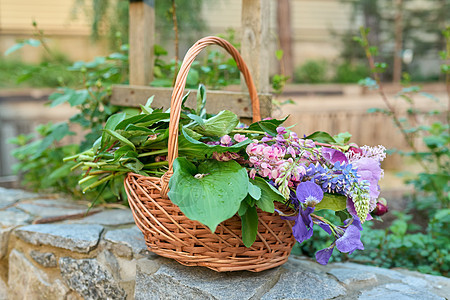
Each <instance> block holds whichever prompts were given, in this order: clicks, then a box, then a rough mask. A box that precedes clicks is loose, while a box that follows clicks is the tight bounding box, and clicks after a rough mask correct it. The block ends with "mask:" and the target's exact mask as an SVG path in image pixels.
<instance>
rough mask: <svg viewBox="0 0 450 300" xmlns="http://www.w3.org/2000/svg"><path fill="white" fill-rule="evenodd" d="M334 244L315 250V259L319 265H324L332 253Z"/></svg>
mask: <svg viewBox="0 0 450 300" xmlns="http://www.w3.org/2000/svg"><path fill="white" fill-rule="evenodd" d="M333 250H334V245H332V246H330V247H328V248H325V249H322V250H319V251H317V252H316V260H317V262H318V263H319V264H321V265H326V264H327V263H328V261H329V260H330V257H331V254H332V253H333Z"/></svg>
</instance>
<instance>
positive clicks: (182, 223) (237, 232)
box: [125, 37, 295, 272]
mask: <svg viewBox="0 0 450 300" xmlns="http://www.w3.org/2000/svg"><path fill="white" fill-rule="evenodd" d="M213 44H216V45H219V46H221V47H223V48H224V49H225V50H227V51H228V52H229V53H230V54H231V56H232V57H233V58H234V60H235V61H236V63H237V66H238V68H239V70H240V71H241V73H242V74H243V77H244V79H245V81H246V84H247V87H248V90H249V94H250V98H251V101H252V109H253V121H254V122H256V121H259V120H260V119H261V118H260V111H259V100H258V96H257V92H256V88H255V86H254V84H253V81H252V78H251V75H250V73H249V71H248V68H247V66H246V65H245V63H244V61H243V60H242V57H241V56H240V54H239V52H238V51H237V50H236V49H235V48H234V47H233V46H232V45H231V44H230V43H228V42H227V41H226V40H224V39H221V38H218V37H206V38H203V39H201V40H199V41H198V42H197V43H195V44H194V45H193V46H192V47H191V48H190V49H189V50H188V52H187V54H186V56H185V58H184V60H183V63H182V65H181V67H180V71H179V73H178V76H177V79H176V82H175V86H174V90H173V93H172V99H171V116H170V124H169V143H168V161H169V170H168V172H167V173H166V174H164V175H163V176H162V177H161V178H158V177H148V176H142V175H138V174H134V173H129V174H128V176H127V177H126V179H125V190H126V192H127V195H128V202H129V204H130V207H131V211H132V213H133V216H134V219H135V222H136V225H137V226H138V227H139V229H140V230H141V231H142V232H143V234H144V237H145V242H146V244H147V246H148V248H149V250H150V251H152V252H154V253H156V254H158V255H161V256H164V257H168V258H172V259H175V260H176V261H178V262H179V263H181V264H183V265H187V266H204V267H207V268H210V269H212V270H215V271H219V272H224V271H241V270H248V271H253V272H259V271H263V270H266V269H270V268H274V267H276V266H279V265H281V264H283V263H285V262H286V261H287V259H288V256H289V254H290V252H291V250H292V247H293V245H294V243H295V239H294V237H293V235H292V226H291V223H290V221H287V220H282V219H281V218H280V216H279V215H277V214H270V213H267V212H263V211H261V210H259V209H258V233H257V238H256V241H255V243H254V244H253V245H252V246H251V247H250V248H247V247H245V246H244V244H243V242H242V238H241V220H240V218H239V217H238V216H237V215H235V216H233V217H232V218H230V219H228V220H226V221H224V222H222V223H221V224H219V225H218V226H217V229H216V231H215V232H214V233H212V232H211V231H210V230H209V229H208V228H207V227H206V226H204V225H202V224H201V223H199V222H197V221H192V220H190V219H189V218H187V217H186V216H185V215H184V214H183V213H182V212H181V210H180V209H179V207H178V206H176V205H175V204H173V203H172V202H171V201H170V199H168V197H167V193H168V183H169V179H170V176H171V175H172V174H173V169H172V165H173V161H174V160H175V159H176V157H177V156H178V125H179V118H180V113H181V101H182V96H183V92H184V87H185V84H186V78H187V74H188V73H189V69H190V66H191V65H192V63H193V61H194V59H195V57H196V56H197V55H198V54H199V52H200V51H201V50H202V49H204V48H205V47H207V46H208V45H213Z"/></svg>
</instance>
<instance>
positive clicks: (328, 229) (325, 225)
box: [318, 222, 333, 235]
mask: <svg viewBox="0 0 450 300" xmlns="http://www.w3.org/2000/svg"><path fill="white" fill-rule="evenodd" d="M318 225H319V227H320V228H322V229H323V230H324V231H325V232H326V233H328V234H329V235H331V234H332V233H333V232H332V231H331V228H330V225H328V224H325V223H322V222H320V223H319V224H318Z"/></svg>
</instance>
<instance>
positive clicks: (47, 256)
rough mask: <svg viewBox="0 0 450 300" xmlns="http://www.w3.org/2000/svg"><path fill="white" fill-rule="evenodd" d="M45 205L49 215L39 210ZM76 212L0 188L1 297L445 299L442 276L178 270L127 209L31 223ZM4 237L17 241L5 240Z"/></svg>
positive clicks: (306, 263)
mask: <svg viewBox="0 0 450 300" xmlns="http://www.w3.org/2000/svg"><path fill="white" fill-rule="evenodd" d="M48 205H52V207H53V208H52V209H51V210H49V211H43V210H46V209H47V207H48ZM83 205H84V204H83ZM83 205H82V204H77V203H76V202H68V200H66V199H57V200H55V199H46V198H45V196H42V195H41V196H39V195H36V194H30V193H26V192H23V191H20V190H5V189H2V188H0V264H3V263H8V265H9V268H8V269H7V268H6V265H5V266H2V265H0V300H4V299H8V297H9V298H11V299H25V298H28V299H36V298H39V297H40V298H45V299H71V300H76V299H176V298H180V299H199V298H200V299H230V300H232V299H239V300H240V299H305V298H307V299H361V300H366V299H377V300H379V299H394V300H397V299H417V298H423V299H424V300H428V299H432V300H434V299H445V298H446V297H448V291H449V290H450V279H449V278H445V277H439V276H432V275H425V274H420V273H417V272H411V271H407V270H402V269H395V270H388V269H382V268H377V267H372V266H364V265H358V264H354V263H334V264H329V265H328V266H322V265H319V264H317V263H315V262H313V261H311V260H309V259H307V258H304V257H296V256H291V257H290V258H289V261H288V262H287V263H286V264H284V265H283V266H281V267H278V268H275V269H272V270H267V271H264V272H261V273H251V272H245V271H242V272H228V273H217V272H214V271H211V270H209V269H206V268H201V267H186V266H182V265H180V264H178V263H176V262H175V261H173V260H169V259H166V258H161V257H158V256H156V255H154V254H152V253H151V252H148V249H147V247H146V245H145V241H144V236H143V234H142V233H141V232H140V230H139V229H138V228H137V227H136V225H134V224H133V218H132V214H131V212H130V211H129V210H122V209H111V210H104V211H102V212H100V213H97V214H94V215H91V216H88V217H85V218H81V219H79V220H70V221H62V222H61V223H54V224H37V225H29V224H30V223H32V222H33V220H35V219H36V218H39V217H42V216H50V217H53V216H64V215H67V214H69V213H73V212H74V211H85V209H86V206H85V205H84V206H83ZM11 235H15V236H16V237H17V238H18V239H20V240H21V242H20V243H10V240H14V239H11ZM16 244H17V245H20V248H15V245H16ZM27 244H28V245H29V248H30V249H27V247H26V246H27ZM41 248H42V249H41ZM93 250H95V251H93ZM2 257H3V260H2ZM2 270H6V271H7V272H8V274H2V273H1V272H2ZM5 276H7V277H9V278H8V284H6V282H5V279H6V277H5Z"/></svg>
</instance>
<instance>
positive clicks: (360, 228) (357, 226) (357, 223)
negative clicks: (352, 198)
mask: <svg viewBox="0 0 450 300" xmlns="http://www.w3.org/2000/svg"><path fill="white" fill-rule="evenodd" d="M351 220H352V219H347V220H345V221H344V224H345V225H347V224H348V223H350V221H351ZM351 225H353V226H356V228H358V229H359V230H360V231H362V230H363V228H362V225H361V221H360V220H359V219H358V217H353V221H352V224H351Z"/></svg>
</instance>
